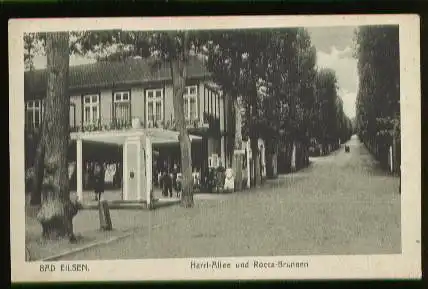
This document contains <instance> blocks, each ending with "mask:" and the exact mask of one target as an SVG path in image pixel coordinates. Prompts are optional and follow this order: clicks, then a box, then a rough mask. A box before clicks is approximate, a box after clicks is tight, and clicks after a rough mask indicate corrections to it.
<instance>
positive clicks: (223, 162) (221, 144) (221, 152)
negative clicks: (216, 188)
mask: <svg viewBox="0 0 428 289" xmlns="http://www.w3.org/2000/svg"><path fill="white" fill-rule="evenodd" d="M224 145H225V143H224V136H222V137H221V139H220V147H221V150H220V154H221V155H220V159H221V164H222V166H223V167H224V168H226V167H227V166H226V153H225V149H224Z"/></svg>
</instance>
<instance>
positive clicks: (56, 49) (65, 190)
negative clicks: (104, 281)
mask: <svg viewBox="0 0 428 289" xmlns="http://www.w3.org/2000/svg"><path fill="white" fill-rule="evenodd" d="M68 41H69V34H68V32H55V33H48V34H47V38H46V55H47V73H48V77H47V96H46V99H45V114H44V118H45V119H44V120H43V128H42V129H43V131H42V135H44V136H46V142H43V143H44V146H43V147H44V149H42V155H43V182H42V194H43V196H42V206H41V208H40V210H39V212H38V214H37V219H38V220H39V222H40V223H41V225H42V229H43V237H45V238H49V239H52V238H61V237H69V238H74V235H73V217H74V216H75V215H76V214H77V205H76V204H72V203H71V201H70V192H69V184H68V165H67V152H68V144H69V138H70V135H69V107H70V98H69V95H68V92H67V90H68V66H69V42H68ZM43 150H44V154H43Z"/></svg>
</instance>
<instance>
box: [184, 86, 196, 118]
mask: <svg viewBox="0 0 428 289" xmlns="http://www.w3.org/2000/svg"><path fill="white" fill-rule="evenodd" d="M197 91H198V89H197V87H196V85H192V86H187V87H186V88H185V90H184V95H183V98H184V116H185V117H186V119H189V120H196V119H197V118H198V94H197Z"/></svg>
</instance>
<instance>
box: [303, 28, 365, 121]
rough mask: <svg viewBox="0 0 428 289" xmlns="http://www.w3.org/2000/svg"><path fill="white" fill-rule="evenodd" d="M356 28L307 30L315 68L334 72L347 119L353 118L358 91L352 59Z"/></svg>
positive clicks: (354, 62)
mask: <svg viewBox="0 0 428 289" xmlns="http://www.w3.org/2000/svg"><path fill="white" fill-rule="evenodd" d="M355 28H356V27H351V26H346V27H345V26H344V27H311V28H307V30H308V32H309V34H310V36H311V41H312V44H313V45H314V46H315V48H316V49H317V66H318V67H320V68H321V67H324V68H330V69H333V70H334V71H335V72H336V76H337V80H338V86H339V96H340V97H341V98H342V100H343V110H344V111H345V114H346V115H347V116H348V117H351V118H352V117H354V116H355V102H356V99H357V90H358V70H357V60H356V59H355V58H353V56H352V53H353V36H354V30H355Z"/></svg>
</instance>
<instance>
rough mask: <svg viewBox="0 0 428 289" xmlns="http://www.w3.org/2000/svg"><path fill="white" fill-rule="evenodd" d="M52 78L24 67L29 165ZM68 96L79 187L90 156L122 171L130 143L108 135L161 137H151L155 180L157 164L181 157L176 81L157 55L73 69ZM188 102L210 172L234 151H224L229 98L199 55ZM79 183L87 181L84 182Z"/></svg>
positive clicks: (192, 65) (197, 158)
mask: <svg viewBox="0 0 428 289" xmlns="http://www.w3.org/2000/svg"><path fill="white" fill-rule="evenodd" d="M46 84H47V75H46V70H35V71H27V72H25V76H24V99H25V115H26V120H25V131H26V166H27V167H31V166H32V161H33V159H34V153H35V146H36V145H35V144H36V143H37V141H36V139H37V136H38V132H39V130H40V127H41V123H42V122H43V98H44V97H45V95H46ZM69 94H70V134H71V140H72V141H71V144H70V153H69V156H70V157H69V158H70V162H71V163H73V162H77V165H76V166H77V167H78V169H77V175H78V176H77V177H76V178H77V181H76V182H77V184H76V189H77V191H79V190H83V189H85V186H86V182H85V176H86V175H85V172H86V170H87V168H89V167H90V163H91V161H93V160H97V159H102V160H103V161H106V158H110V159H108V160H107V161H109V162H112V163H116V164H117V166H115V167H116V170H117V171H119V168H120V167H121V166H120V164H123V168H124V167H125V162H126V159H127V157H126V156H125V152H124V151H126V149H124V144H125V143H124V142H123V141H118V140H117V139H116V140H115V141H107V140H109V139H112V138H114V137H115V136H117V135H122V136H125V135H128V136H131V135H132V134H133V133H134V132H135V131H138V132H139V133H137V135H143V134H144V135H146V136H149V135H150V137H152V138H153V139H156V141H155V142H152V144H153V151H154V153H153V158H154V161H153V162H151V161H150V163H153V167H152V168H151V170H152V173H151V175H152V176H153V180H154V181H155V180H156V172H157V171H158V170H159V169H161V168H162V167H165V166H167V167H171V166H172V165H173V164H174V163H176V164H179V163H180V162H179V157H180V153H179V146H178V145H177V143H178V139H177V133H176V132H174V131H173V130H174V125H173V124H174V105H173V89H172V79H171V75H170V69H169V66H168V64H167V63H158V62H156V61H154V59H129V60H125V61H118V62H97V63H94V64H87V65H80V66H74V67H70V70H69ZM184 103H185V109H184V111H185V117H186V121H187V125H188V128H189V133H190V134H191V135H192V139H193V140H195V141H193V142H192V160H193V165H194V167H195V168H197V169H200V170H201V175H204V174H206V173H207V169H208V166H209V165H210V164H209V162H210V161H212V160H214V159H217V157H216V156H218V157H219V158H220V159H221V160H222V161H223V163H226V156H227V155H231V153H230V152H227V153H226V150H227V145H226V140H225V135H226V133H225V130H226V129H225V127H226V126H225V124H226V121H227V120H226V119H227V115H226V113H225V106H224V98H223V96H222V94H221V91H220V90H219V89H218V88H217V87H216V86H215V85H214V84H213V83H212V82H211V80H210V73H209V72H208V71H207V70H206V69H205V67H204V65H203V63H202V61H201V60H199V59H198V58H197V57H192V58H190V60H189V63H188V80H187V85H186V88H185V94H184ZM101 136H103V138H104V141H96V138H97V137H98V138H99V139H100V140H101ZM134 136H135V133H134ZM172 139H174V140H175V141H174V142H172V141H171V140H172ZM100 143H102V144H100ZM82 150H83V152H82ZM79 157H80V159H81V163H79ZM147 161H148V160H146V162H147ZM79 166H80V167H81V168H79ZM79 170H80V171H79ZM79 173H82V174H83V176H82V174H81V175H80V176H79ZM121 175H122V177H123V181H124V182H125V180H126V179H127V178H128V177H129V176H127V175H126V172H125V170H123V172H122V173H121ZM82 178H83V179H82ZM76 182H74V183H76ZM79 182H80V183H83V188H82V187H81V185H79ZM72 185H73V182H72V184H71V186H72ZM124 186H125V184H124Z"/></svg>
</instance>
